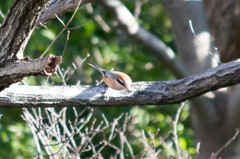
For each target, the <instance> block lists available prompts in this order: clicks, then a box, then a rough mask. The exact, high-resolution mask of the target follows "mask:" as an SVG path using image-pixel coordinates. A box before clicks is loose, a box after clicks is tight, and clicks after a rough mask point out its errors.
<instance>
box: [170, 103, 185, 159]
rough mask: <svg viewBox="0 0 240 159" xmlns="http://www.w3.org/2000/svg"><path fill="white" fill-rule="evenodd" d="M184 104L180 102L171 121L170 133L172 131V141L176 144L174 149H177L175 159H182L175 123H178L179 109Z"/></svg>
mask: <svg viewBox="0 0 240 159" xmlns="http://www.w3.org/2000/svg"><path fill="white" fill-rule="evenodd" d="M184 104H185V102H183V103H181V105H180V107H179V108H178V110H177V114H176V117H175V120H174V121H173V132H172V133H173V141H174V143H175V145H176V149H177V159H182V155H181V151H180V147H179V144H178V135H177V123H178V119H179V116H180V113H181V110H182V108H183V106H184Z"/></svg>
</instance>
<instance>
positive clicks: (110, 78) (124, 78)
mask: <svg viewBox="0 0 240 159" xmlns="http://www.w3.org/2000/svg"><path fill="white" fill-rule="evenodd" d="M87 64H89V65H90V66H92V67H94V68H95V69H96V70H98V71H99V72H101V74H102V79H103V81H104V82H105V90H104V92H102V93H103V94H105V93H106V92H107V89H108V88H109V87H110V88H112V89H115V90H122V89H125V90H127V91H128V92H130V86H131V84H132V79H131V78H130V77H129V76H128V75H127V74H126V73H123V72H119V71H106V70H104V69H103V68H101V67H99V66H97V65H94V64H92V63H87Z"/></svg>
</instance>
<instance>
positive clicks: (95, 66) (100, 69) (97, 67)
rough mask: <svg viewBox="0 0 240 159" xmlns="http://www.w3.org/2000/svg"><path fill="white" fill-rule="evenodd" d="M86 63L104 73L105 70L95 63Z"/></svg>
mask: <svg viewBox="0 0 240 159" xmlns="http://www.w3.org/2000/svg"><path fill="white" fill-rule="evenodd" d="M87 64H88V65H90V66H92V67H93V68H95V69H96V70H98V71H99V72H101V73H105V72H106V70H104V69H102V68H101V67H99V66H97V65H94V64H92V63H87Z"/></svg>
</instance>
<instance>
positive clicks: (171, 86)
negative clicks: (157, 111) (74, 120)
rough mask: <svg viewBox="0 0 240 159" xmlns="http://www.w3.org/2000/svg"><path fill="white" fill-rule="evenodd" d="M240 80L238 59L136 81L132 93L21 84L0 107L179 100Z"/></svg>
mask: <svg viewBox="0 0 240 159" xmlns="http://www.w3.org/2000/svg"><path fill="white" fill-rule="evenodd" d="M237 83H240V64H239V62H238V61H233V62H230V63H226V64H222V65H220V66H218V67H215V68H212V69H209V70H208V71H206V72H205V73H202V74H197V75H192V76H189V77H187V78H184V79H180V80H176V81H157V82H135V83H133V85H132V89H131V92H130V93H127V92H125V91H113V90H109V91H108V92H107V93H106V94H105V95H102V94H101V92H102V91H103V89H104V88H103V86H86V85H82V86H52V87H47V86H46V87H39V86H18V85H13V86H11V87H10V88H7V89H5V90H4V91H2V92H1V93H0V107H8V108H9V107H33V106H41V107H44V106H129V105H149V104H154V105H162V104H173V103H179V102H182V101H185V100H188V99H192V98H194V97H197V96H199V95H202V94H204V93H206V92H209V91H213V90H216V89H219V88H222V87H227V86H232V85H234V84H237Z"/></svg>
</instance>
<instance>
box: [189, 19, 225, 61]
mask: <svg viewBox="0 0 240 159" xmlns="http://www.w3.org/2000/svg"><path fill="white" fill-rule="evenodd" d="M189 26H190V28H191V31H192V33H193V35H194V37H195V38H196V40H197V41H198V43H199V44H200V45H201V46H202V47H203V48H204V49H206V50H207V51H208V53H209V54H210V55H211V56H212V57H213V58H215V60H216V61H217V63H218V64H221V61H220V60H219V58H218V57H216V56H215V53H212V52H211V51H210V50H209V49H208V48H207V47H206V46H205V45H204V44H203V43H202V42H201V41H200V40H199V39H198V37H197V35H196V34H195V31H194V29H193V25H192V20H191V19H190V20H189Z"/></svg>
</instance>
